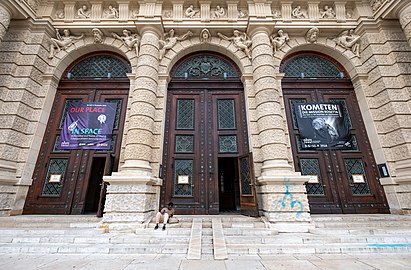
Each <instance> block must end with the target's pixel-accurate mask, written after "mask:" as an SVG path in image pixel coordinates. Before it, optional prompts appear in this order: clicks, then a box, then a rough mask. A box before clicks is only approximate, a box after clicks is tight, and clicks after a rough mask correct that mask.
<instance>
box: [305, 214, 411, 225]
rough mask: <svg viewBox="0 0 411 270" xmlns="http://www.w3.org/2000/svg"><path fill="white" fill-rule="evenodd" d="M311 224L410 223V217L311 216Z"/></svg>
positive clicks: (373, 215)
mask: <svg viewBox="0 0 411 270" xmlns="http://www.w3.org/2000/svg"><path fill="white" fill-rule="evenodd" d="M311 218H312V220H313V222H315V223H318V222H321V223H327V222H362V223H363V222H365V223H367V222H377V221H381V222H391V221H399V222H402V221H411V215H389V214H370V215H363V214H361V215H358V214H350V215H311Z"/></svg>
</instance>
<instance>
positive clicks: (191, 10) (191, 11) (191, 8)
mask: <svg viewBox="0 0 411 270" xmlns="http://www.w3.org/2000/svg"><path fill="white" fill-rule="evenodd" d="M199 13H200V10H199V9H194V6H193V5H190V6H189V7H188V8H187V9H186V11H185V13H184V14H185V15H186V17H188V18H194V17H195V16H196V15H197V14H199Z"/></svg>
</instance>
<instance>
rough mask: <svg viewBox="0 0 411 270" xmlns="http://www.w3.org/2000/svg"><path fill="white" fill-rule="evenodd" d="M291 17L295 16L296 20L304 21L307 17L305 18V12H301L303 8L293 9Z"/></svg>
mask: <svg viewBox="0 0 411 270" xmlns="http://www.w3.org/2000/svg"><path fill="white" fill-rule="evenodd" d="M291 15H292V16H293V18H296V19H304V18H306V17H307V16H305V14H304V12H302V11H301V7H300V6H297V7H296V8H295V9H293V11H292V12H291Z"/></svg>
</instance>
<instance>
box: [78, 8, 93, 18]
mask: <svg viewBox="0 0 411 270" xmlns="http://www.w3.org/2000/svg"><path fill="white" fill-rule="evenodd" d="M77 18H78V19H88V18H90V11H89V10H88V8H87V6H86V5H83V6H82V7H81V8H79V9H78V10H77Z"/></svg>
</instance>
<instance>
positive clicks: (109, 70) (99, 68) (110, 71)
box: [66, 55, 131, 80]
mask: <svg viewBox="0 0 411 270" xmlns="http://www.w3.org/2000/svg"><path fill="white" fill-rule="evenodd" d="M130 72H131V66H130V64H128V63H127V62H126V61H125V60H123V59H120V58H118V57H115V56H112V55H92V56H89V57H87V58H83V59H81V60H80V62H78V63H75V64H74V66H73V67H72V68H71V69H68V72H67V73H66V77H67V79H74V80H102V79H126V78H127V73H130Z"/></svg>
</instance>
